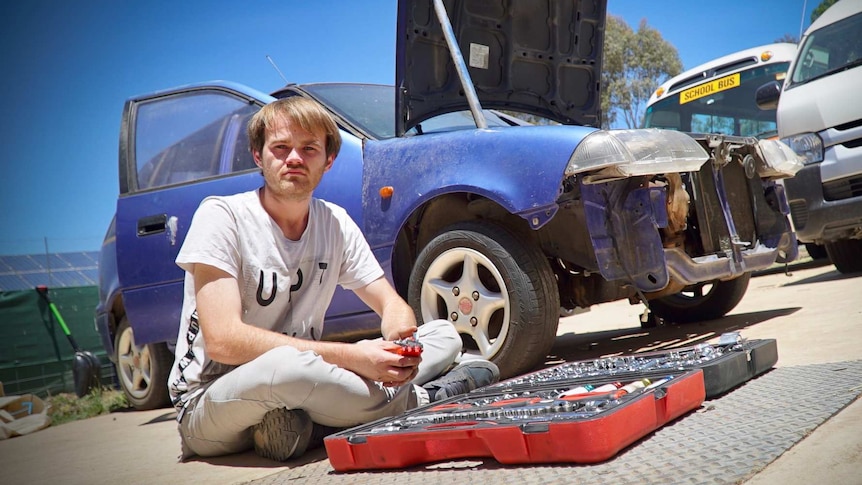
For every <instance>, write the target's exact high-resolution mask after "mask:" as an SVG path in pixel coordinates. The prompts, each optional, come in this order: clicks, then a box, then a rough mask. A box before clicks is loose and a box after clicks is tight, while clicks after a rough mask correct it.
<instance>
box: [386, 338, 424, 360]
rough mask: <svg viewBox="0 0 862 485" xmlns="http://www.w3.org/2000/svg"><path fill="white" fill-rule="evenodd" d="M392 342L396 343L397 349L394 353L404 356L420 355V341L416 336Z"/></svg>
mask: <svg viewBox="0 0 862 485" xmlns="http://www.w3.org/2000/svg"><path fill="white" fill-rule="evenodd" d="M393 343H395V344H398V349H396V350H395V353H397V354H398V355H404V356H406V357H419V356H420V355H422V343H421V342H420V341H418V340H416V336H415V335H414V336H413V337H408V338H402V339H398V340H395V341H394V342H393Z"/></svg>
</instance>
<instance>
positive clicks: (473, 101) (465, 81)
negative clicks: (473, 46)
mask: <svg viewBox="0 0 862 485" xmlns="http://www.w3.org/2000/svg"><path fill="white" fill-rule="evenodd" d="M434 12H435V13H437V20H439V21H440V26H441V27H443V36H444V37H445V38H446V45H448V46H449V54H451V55H452V62H453V63H454V64H455V70H456V71H457V72H458V78H459V79H460V80H461V86H462V87H463V88H464V94H465V95H466V96H467V104H468V105H469V106H470V112H471V113H473V120H474V121H475V122H476V127H477V128H479V129H486V128H488V122H487V121H486V120H485V113H483V112H482V106H481V105H480V104H479V96H478V95H477V94H476V87H475V86H473V79H472V78H470V73H469V72H468V71H467V64H466V63H465V62H464V56H463V55H462V54H461V49H460V48H459V46H458V42H457V41H456V40H455V32H454V31H453V30H452V23H451V22H450V21H449V14H448V13H446V7H445V6H444V5H443V0H434Z"/></svg>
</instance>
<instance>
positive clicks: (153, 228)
mask: <svg viewBox="0 0 862 485" xmlns="http://www.w3.org/2000/svg"><path fill="white" fill-rule="evenodd" d="M167 222H168V215H167V214H157V215H154V216H147V217H142V218H140V219H138V236H149V235H150V234H158V233H160V232H165V227H166V226H167Z"/></svg>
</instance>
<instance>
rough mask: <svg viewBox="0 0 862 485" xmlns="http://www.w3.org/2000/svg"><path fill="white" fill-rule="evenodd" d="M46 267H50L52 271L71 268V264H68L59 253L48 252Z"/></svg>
mask: <svg viewBox="0 0 862 485" xmlns="http://www.w3.org/2000/svg"><path fill="white" fill-rule="evenodd" d="M46 267H48V268H50V269H51V270H52V271H53V270H55V269H64V268H71V267H72V265H71V264H69V263H68V262H67V261H66V260H64V259H63V258H62V257H60V255H59V254H50V255H49V258H48V264H47V265H46Z"/></svg>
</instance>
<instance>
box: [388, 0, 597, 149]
mask: <svg viewBox="0 0 862 485" xmlns="http://www.w3.org/2000/svg"><path fill="white" fill-rule="evenodd" d="M434 3H435V2H434V0H399V2H398V27H397V45H396V69H395V78H396V86H397V88H398V90H397V94H396V102H395V104H396V115H397V116H398V117H397V123H396V124H397V128H396V129H397V131H398V134H399V135H400V134H403V133H404V132H405V131H407V130H409V129H410V128H412V127H414V126H416V125H417V124H419V123H421V122H422V121H423V120H425V119H428V118H431V117H433V116H437V115H440V114H444V113H448V112H452V111H460V110H465V109H469V103H468V96H467V94H466V93H465V89H464V88H463V86H462V84H461V81H460V80H459V73H458V68H457V64H456V62H454V61H453V57H452V56H451V55H450V54H449V48H448V47H447V41H446V29H445V28H444V27H443V26H442V25H441V23H440V22H439V21H438V17H437V15H436V13H435V7H434ZM441 4H442V5H444V9H446V10H447V14H448V15H447V16H448V18H449V19H450V21H451V27H452V31H451V32H452V33H453V36H454V40H455V41H456V42H457V44H458V45H459V46H460V52H461V55H462V56H463V59H464V63H465V64H466V71H467V73H468V74H469V77H470V78H471V79H472V83H473V85H474V86H475V89H476V94H477V98H478V101H479V103H481V105H482V107H483V108H486V109H505V110H511V111H520V112H525V113H530V114H534V115H537V116H541V117H543V118H548V119H551V120H554V121H557V122H560V123H564V124H578V125H586V126H599V125H600V124H601V97H600V79H601V63H602V49H603V40H604V30H605V18H606V13H607V0H598V1H585V0H575V1H572V2H558V3H553V2H552V3H545V2H541V3H540V2H535V1H534V0H510V1H508V2H487V3H482V2H441Z"/></svg>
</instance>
